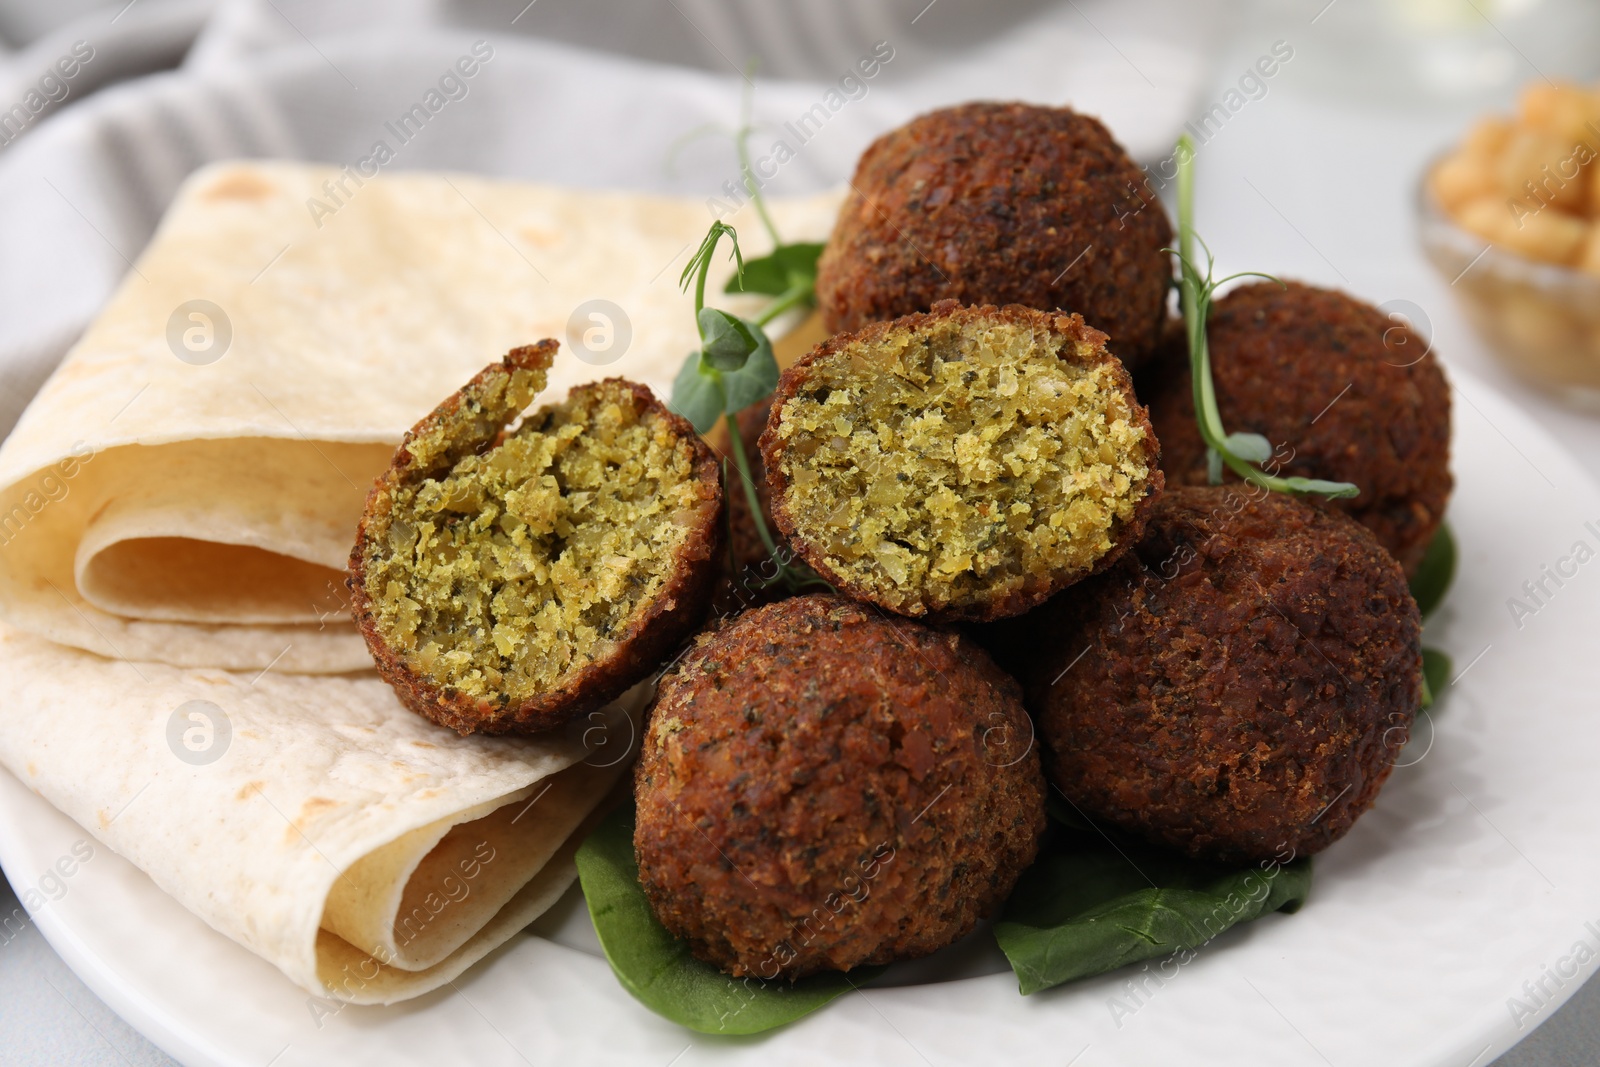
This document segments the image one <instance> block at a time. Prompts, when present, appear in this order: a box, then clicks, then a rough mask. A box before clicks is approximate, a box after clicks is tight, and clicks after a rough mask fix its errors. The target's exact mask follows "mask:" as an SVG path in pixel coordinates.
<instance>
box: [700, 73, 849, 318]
mask: <svg viewBox="0 0 1600 1067" xmlns="http://www.w3.org/2000/svg"><path fill="white" fill-rule="evenodd" d="M755 69H756V67H755V64H754V63H753V62H752V63H751V64H749V65H748V66H747V67H746V68H745V87H744V94H743V96H742V97H741V99H740V105H739V125H738V126H736V127H734V128H733V129H731V130H730V129H728V128H727V127H726V126H723V125H721V124H720V123H708V124H707V125H704V126H700V127H697V128H695V129H693V130H690V131H689V132H688V133H687V134H685V135H684V137H683V138H681V139H680V140H679V142H678V143H677V144H676V145H674V147H673V154H674V155H675V154H676V152H677V151H678V149H680V148H682V147H683V146H684V145H685V144H687V143H688V142H689V141H692V140H694V139H695V138H697V137H700V136H703V135H704V134H707V133H715V134H721V135H723V136H726V137H728V138H729V139H730V140H732V141H733V147H734V152H735V154H736V155H737V156H738V159H739V181H740V184H742V185H743V186H744V189H745V192H746V193H748V194H749V196H750V202H751V204H752V205H753V206H754V207H755V209H756V215H757V217H758V218H760V219H761V226H762V228H763V229H765V230H766V231H767V236H768V237H770V238H771V239H772V251H771V252H768V253H767V254H766V255H764V256H760V257H758V258H756V259H752V260H750V261H749V262H748V263H745V264H744V269H743V270H741V271H740V272H739V273H738V274H736V275H734V276H733V277H732V278H730V279H729V280H728V284H727V287H726V288H725V289H724V290H723V291H724V292H728V293H761V294H763V295H765V296H772V297H776V298H777V299H776V300H774V301H773V302H772V303H771V304H769V305H768V306H767V309H766V310H765V311H763V312H762V313H761V315H760V316H759V317H757V319H756V320H755V321H756V322H757V323H759V324H760V325H762V326H765V325H766V324H767V323H769V322H771V321H772V320H773V319H775V318H777V317H778V316H779V315H782V314H783V313H784V312H785V311H789V310H790V309H792V308H796V307H801V308H813V307H816V305H817V258H818V257H819V256H821V255H822V245H821V244H819V243H816V242H812V241H795V242H792V243H785V242H784V240H783V236H782V235H781V234H780V233H778V226H777V224H776V223H775V222H773V221H772V212H771V211H769V210H768V209H767V201H766V198H765V197H763V196H762V195H761V184H760V183H759V182H758V181H757V180H756V174H755V169H754V168H753V167H752V166H751V165H750V136H751V134H753V133H755V131H756V127H755V123H754V121H753V120H752V118H751V105H752V94H753V92H754V90H753V88H752V85H753V83H752V82H751V81H750V77H751V76H752V75H754V74H755ZM669 161H670V157H669Z"/></svg>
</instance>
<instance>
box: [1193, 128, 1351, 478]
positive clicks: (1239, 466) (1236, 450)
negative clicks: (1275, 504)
mask: <svg viewBox="0 0 1600 1067" xmlns="http://www.w3.org/2000/svg"><path fill="white" fill-rule="evenodd" d="M1176 155H1177V160H1178V265H1179V270H1180V272H1181V275H1182V278H1181V281H1180V282H1179V291H1180V294H1181V296H1182V299H1183V320H1184V327H1185V329H1186V331H1187V334H1188V338H1189V369H1190V374H1191V377H1192V378H1193V381H1194V416H1195V422H1196V423H1197V424H1198V426H1199V427H1200V436H1201V438H1202V439H1203V440H1204V441H1205V443H1206V459H1207V468H1208V472H1209V474H1210V481H1211V484H1212V485H1220V484H1221V483H1222V468H1223V467H1224V466H1226V467H1227V468H1228V469H1229V470H1231V471H1233V472H1234V473H1235V474H1237V475H1238V476H1239V477H1241V478H1243V479H1244V480H1245V481H1247V482H1249V483H1250V484H1251V485H1258V486H1260V487H1261V488H1263V489H1269V490H1272V491H1274V492H1279V493H1293V494H1302V495H1303V494H1315V495H1317V496H1325V497H1328V498H1330V499H1339V498H1348V497H1355V496H1359V495H1361V490H1360V489H1359V488H1358V487H1357V486H1355V485H1354V484H1352V483H1350V482H1332V481H1325V480H1324V479H1321V478H1300V477H1292V478H1284V477H1280V476H1279V475H1276V474H1269V473H1268V472H1266V471H1264V470H1262V469H1261V467H1260V464H1263V463H1267V462H1270V461H1271V459H1272V443H1271V442H1270V441H1268V440H1267V439H1266V438H1265V437H1263V436H1262V435H1261V434H1258V433H1229V432H1228V431H1227V429H1226V428H1225V427H1224V426H1223V425H1222V413H1221V411H1219V410H1218V408H1217V392H1216V386H1215V385H1214V384H1213V382H1212V380H1211V353H1210V349H1209V346H1208V343H1207V340H1206V321H1207V319H1208V318H1209V317H1210V315H1211V301H1212V298H1213V297H1214V296H1215V295H1216V291H1217V289H1218V288H1219V287H1221V286H1223V285H1225V284H1227V283H1228V282H1231V281H1233V280H1234V279H1236V278H1265V279H1267V280H1268V281H1272V282H1277V283H1278V284H1279V285H1282V284H1283V283H1282V282H1281V281H1278V279H1277V278H1274V277H1272V276H1271V275H1269V274H1261V273H1259V272H1257V271H1243V272H1240V273H1238V274H1230V275H1228V277H1226V278H1219V279H1215V280H1213V279H1212V270H1213V267H1214V266H1215V260H1214V259H1213V257H1212V255H1211V250H1210V249H1209V248H1206V247H1205V242H1204V241H1199V238H1198V237H1197V236H1196V235H1195V231H1194V141H1193V140H1192V139H1191V138H1190V137H1189V135H1188V134H1184V135H1183V136H1182V137H1180V138H1179V139H1178V149H1177V153H1176ZM1197 241H1198V242H1199V244H1200V246H1201V248H1204V249H1205V253H1206V261H1205V270H1204V272H1202V271H1201V270H1200V266H1199V262H1198V261H1197V260H1196V258H1195V255H1194V246H1195V244H1196V242H1197Z"/></svg>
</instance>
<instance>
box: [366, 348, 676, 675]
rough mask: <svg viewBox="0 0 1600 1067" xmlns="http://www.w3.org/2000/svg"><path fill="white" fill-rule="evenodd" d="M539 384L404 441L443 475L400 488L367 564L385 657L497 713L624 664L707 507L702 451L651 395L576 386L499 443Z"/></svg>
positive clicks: (529, 377)
mask: <svg viewBox="0 0 1600 1067" xmlns="http://www.w3.org/2000/svg"><path fill="white" fill-rule="evenodd" d="M542 379H543V372H542V370H541V371H539V372H537V373H533V372H529V371H523V370H518V371H516V372H514V373H512V374H511V375H510V376H508V377H506V378H505V379H504V380H503V381H499V382H497V383H496V384H495V385H494V386H493V387H492V395H491V396H489V397H487V398H486V401H487V402H486V403H484V404H469V405H466V410H464V411H462V412H461V414H460V415H459V417H458V418H454V419H445V420H441V421H440V422H439V423H438V424H436V425H434V426H431V427H428V428H427V429H426V431H425V432H424V433H422V434H420V435H418V436H417V437H415V438H414V439H412V440H411V441H410V442H408V444H407V445H406V448H407V449H408V450H409V451H410V453H411V455H412V457H413V462H414V465H415V466H416V467H417V468H419V469H427V468H429V467H433V468H437V469H434V470H433V471H432V472H431V473H430V474H428V475H426V476H424V477H420V478H416V479H405V480H401V481H399V482H398V484H395V485H394V486H392V488H391V491H390V499H389V501H388V506H387V508H386V509H385V510H384V511H383V513H382V521H381V522H380V523H378V524H377V526H376V527H375V528H373V529H370V530H369V531H368V534H369V537H368V539H367V542H366V544H367V548H368V550H367V552H366V553H365V555H364V556H363V557H362V558H361V560H360V565H361V569H362V571H363V578H364V584H365V587H366V590H367V594H368V596H369V597H370V600H371V607H370V610H371V614H372V617H373V620H374V622H375V625H376V628H377V630H378V632H379V634H380V635H381V637H382V639H383V640H384V642H385V643H386V645H387V646H388V648H389V650H390V651H391V652H393V653H394V654H396V655H398V657H399V658H400V659H401V660H402V662H403V663H404V664H405V665H406V666H407V667H408V668H410V669H411V670H412V671H414V672H416V673H417V674H419V675H421V676H424V677H426V678H428V679H429V680H431V681H432V682H433V683H434V684H435V685H436V686H438V687H440V688H442V689H444V690H447V691H452V692H453V693H455V694H459V695H463V696H465V697H468V698H471V699H472V700H476V701H483V702H486V703H487V704H489V705H492V706H504V705H506V704H509V703H515V702H517V701H521V700H527V699H529V698H532V697H535V696H537V695H539V694H541V693H543V692H545V691H547V690H550V689H553V688H556V687H557V686H558V684H559V683H560V682H562V681H563V679H565V678H566V677H568V676H569V675H570V673H571V672H573V671H574V670H576V669H579V668H582V667H583V666H585V665H586V664H589V663H593V662H596V661H599V660H603V659H605V658H607V657H608V656H611V655H612V654H613V653H615V652H616V650H617V643H618V642H619V641H620V640H621V638H622V637H623V635H624V634H625V633H626V632H627V631H628V630H629V627H630V624H631V623H632V622H633V621H634V619H635V616H637V615H639V614H640V613H641V611H642V610H643V609H645V608H646V607H647V606H649V605H650V604H651V602H652V601H653V599H654V598H656V597H657V596H658V595H659V594H660V593H661V592H662V591H663V590H664V589H665V588H666V587H667V585H668V583H669V582H670V581H671V579H672V577H673V569H674V567H675V565H676V562H677V558H678V556H679V554H680V550H681V548H682V547H683V544H684V542H685V541H686V540H687V539H688V538H690V537H691V536H692V535H693V534H694V533H695V532H696V530H697V528H698V525H699V518H700V512H701V511H702V509H703V505H704V493H703V491H702V488H703V487H702V486H701V484H700V481H699V479H698V478H697V470H696V467H697V464H696V453H695V443H694V442H693V441H692V440H689V439H687V438H686V437H685V436H684V435H683V434H682V433H680V432H679V431H678V429H677V428H676V427H674V426H673V425H672V424H671V422H670V420H669V418H668V417H666V416H665V414H664V413H663V412H660V411H658V410H656V409H655V407H654V406H652V404H650V403H647V402H644V400H643V399H642V398H641V397H640V396H639V394H638V392H637V390H639V389H640V388H642V387H638V386H634V385H631V384H630V383H626V382H623V381H621V380H619V379H611V380H608V381H605V382H599V383H596V384H593V385H586V386H580V387H578V388H576V389H574V390H572V392H571V394H570V396H569V397H568V398H567V399H566V400H565V401H563V402H561V403H559V404H554V405H549V406H546V407H543V408H541V409H539V410H538V411H537V412H535V413H533V414H530V415H528V416H527V417H526V418H525V419H524V421H523V422H522V424H521V425H520V426H519V427H517V428H516V429H515V430H513V431H509V432H506V433H504V434H500V433H499V431H501V430H503V429H505V423H506V422H508V421H510V418H514V417H515V413H516V412H519V411H521V410H522V409H523V408H525V407H526V406H527V405H528V404H529V403H531V401H532V399H533V396H534V395H535V394H536V393H537V392H538V389H539V387H540V386H542V384H543V381H542ZM475 426H477V427H481V429H480V430H479V431H478V432H476V434H475V435H474V432H473V427H475ZM497 436H499V437H501V438H502V439H500V440H498V441H497V440H496V439H495V438H496V437H497ZM471 440H476V442H477V445H478V446H480V447H481V446H483V445H487V446H488V447H486V448H481V450H479V447H473V446H472V445H471V443H470V442H471ZM464 443H466V444H467V447H463V444H464Z"/></svg>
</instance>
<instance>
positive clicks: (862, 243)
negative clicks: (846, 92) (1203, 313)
mask: <svg viewBox="0 0 1600 1067" xmlns="http://www.w3.org/2000/svg"><path fill="white" fill-rule="evenodd" d="M850 186H851V192H850V195H849V197H848V198H847V199H846V201H845V203H844V205H843V206H842V207H841V208H840V210H839V219H838V222H837V224H836V225H835V227H834V230H833V234H832V236H831V237H829V239H828V244H827V247H826V248H825V249H824V250H823V253H822V257H821V259H820V260H819V261H818V263H817V300H818V305H819V307H820V308H821V310H822V314H823V318H824V321H825V323H826V325H827V327H828V329H829V330H830V331H839V330H856V329H860V328H861V327H862V326H864V325H866V324H867V323H869V322H876V321H881V320H884V319H892V318H895V317H897V316H900V315H905V314H908V313H910V312H914V311H925V310H927V309H928V308H930V307H932V306H933V304H935V303H936V302H938V301H940V300H945V299H954V300H959V301H961V302H962V303H964V304H1002V305H1003V304H1023V305H1026V306H1028V307H1034V308H1038V309H1040V310H1042V311H1049V310H1054V309H1061V310H1063V311H1076V312H1078V313H1080V314H1082V315H1083V316H1084V317H1085V318H1086V319H1088V320H1089V321H1090V322H1091V323H1093V324H1094V325H1095V326H1096V327H1098V328H1099V329H1101V330H1104V331H1105V332H1106V333H1108V334H1110V335H1111V347H1112V350H1113V351H1115V352H1116V353H1117V355H1119V356H1121V357H1122V358H1123V359H1124V360H1126V361H1127V363H1128V365H1129V366H1136V365H1137V364H1138V363H1139V361H1141V360H1142V359H1143V358H1144V356H1145V355H1146V353H1148V352H1149V351H1150V350H1151V349H1153V348H1154V347H1155V345H1156V341H1157V338H1158V336H1159V332H1160V329H1161V321H1162V319H1163V317H1164V316H1165V314H1166V311H1165V309H1166V303H1167V289H1168V286H1169V284H1170V282H1171V278H1172V262H1171V257H1170V255H1169V254H1168V253H1167V251H1166V249H1167V247H1168V246H1170V245H1171V244H1172V226H1171V223H1170V222H1168V220H1167V216H1166V212H1165V210H1164V209H1163V208H1162V206H1161V202H1160V200H1159V199H1158V198H1157V197H1156V195H1155V193H1154V191H1153V189H1152V188H1151V187H1150V184H1149V180H1148V179H1147V178H1146V177H1145V174H1144V172H1143V171H1141V170H1140V169H1139V166H1138V164H1136V163H1134V161H1133V160H1132V159H1131V158H1129V156H1128V154H1127V152H1125V151H1124V150H1123V148H1122V146H1121V145H1119V144H1117V142H1116V140H1115V139H1113V138H1112V136H1111V134H1110V132H1109V131H1107V130H1106V128H1105V127H1104V126H1103V125H1101V124H1100V123H1099V122H1098V121H1096V120H1095V119H1093V118H1090V117H1089V116H1087V115H1080V114H1078V113H1076V112H1074V111H1072V110H1071V109H1069V108H1052V107H1037V106H1034V105H1030V104H1021V103H995V102H978V103H971V104H963V105H961V106H959V107H951V108H944V109H942V110H938V111H934V112H931V113H929V114H926V115H922V116H920V117H918V118H916V119H913V120H912V121H911V122H909V123H907V124H906V125H905V126H902V127H900V128H899V129H897V130H893V131H891V132H889V133H887V134H885V135H884V136H882V137H880V138H878V140H876V141H875V142H873V143H872V145H871V146H869V147H868V148H867V150H866V152H864V153H863V154H862V156H861V160H860V162H859V163H858V164H857V165H856V172H855V176H854V178H853V179H852V180H851V183H850Z"/></svg>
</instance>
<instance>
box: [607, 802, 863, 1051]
mask: <svg viewBox="0 0 1600 1067" xmlns="http://www.w3.org/2000/svg"><path fill="white" fill-rule="evenodd" d="M633 824H634V812H633V806H632V805H631V804H629V805H624V806H623V807H621V808H619V809H617V810H616V811H614V812H612V813H611V814H610V815H608V816H606V818H605V819H604V820H603V821H602V822H601V823H600V825H599V826H597V827H595V829H594V832H593V833H591V834H590V835H589V837H588V839H587V840H585V841H584V843H583V845H582V847H581V848H579V849H578V879H579V881H580V882H581V883H582V885H583V895H584V898H585V899H586V900H587V901H588V904H589V917H590V918H591V919H593V920H594V928H595V932H596V933H597V934H599V935H600V946H601V948H603V949H605V953H606V959H607V960H609V961H610V962H611V970H612V971H613V972H614V973H615V974H616V976H617V980H618V981H619V982H621V983H622V987H623V988H624V989H626V990H627V991H628V992H629V993H631V994H633V996H634V998H635V999H637V1000H638V1001H639V1002H640V1003H641V1004H643V1005H644V1006H645V1007H647V1008H649V1009H650V1010H651V1011H653V1012H655V1013H656V1014H657V1015H661V1016H664V1017H665V1018H668V1019H671V1020H672V1021H673V1022H675V1023H679V1024H681V1025H683V1026H687V1027H688V1028H689V1029H691V1030H698V1031H699V1032H700V1033H703V1034H757V1033H760V1032H761V1031H763V1030H771V1029H772V1028H774V1027H777V1026H782V1025H784V1024H785V1023H791V1022H793V1021H794V1020H796V1019H798V1018H800V1017H801V1016H803V1015H808V1014H810V1013H811V1012H813V1011H816V1010H817V1009H818V1008H820V1007H822V1006H823V1005H824V1004H826V1003H828V1001H830V1000H832V999H833V998H835V997H837V996H839V995H841V994H843V993H848V992H850V991H851V990H852V989H853V988H854V987H855V986H856V985H860V984H861V983H863V982H866V981H867V980H868V979H871V978H875V977H877V976H878V975H879V974H881V973H883V968H881V967H862V968H858V969H857V970H856V971H854V972H853V973H852V974H851V975H849V976H848V977H847V976H846V975H843V974H837V973H830V974H817V975H813V976H811V977H810V978H802V979H801V980H800V981H798V982H795V983H793V984H790V983H789V982H784V981H775V982H768V981H763V980H761V979H760V978H754V977H751V978H731V977H729V976H728V975H726V974H724V973H722V972H721V971H719V970H717V968H715V967H713V966H711V965H710V964H709V963H702V962H701V961H700V960H697V959H695V958H694V957H693V956H692V955H690V954H689V945H688V943H687V942H684V941H680V940H678V939H677V938H676V937H673V936H672V934H670V933H669V932H668V931H667V928H666V927H664V926H662V925H661V923H660V922H659V921H658V920H657V919H656V917H655V913H654V912H652V911H651V910H650V902H649V901H648V900H647V899H646V898H645V895H644V890H643V889H642V888H641V887H640V885H639V864H638V861H637V860H636V858H635V856H634V852H633Z"/></svg>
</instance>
